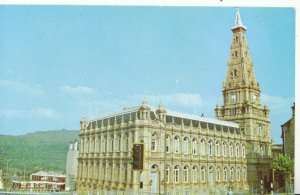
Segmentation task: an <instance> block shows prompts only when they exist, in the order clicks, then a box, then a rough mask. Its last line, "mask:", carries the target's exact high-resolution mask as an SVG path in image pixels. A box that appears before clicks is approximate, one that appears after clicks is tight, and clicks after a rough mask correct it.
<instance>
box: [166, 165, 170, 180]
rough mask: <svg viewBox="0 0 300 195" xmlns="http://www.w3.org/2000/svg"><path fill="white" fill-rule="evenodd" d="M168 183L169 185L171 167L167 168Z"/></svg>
mask: <svg viewBox="0 0 300 195" xmlns="http://www.w3.org/2000/svg"><path fill="white" fill-rule="evenodd" d="M166 182H167V183H169V182H170V167H169V166H167V168H166Z"/></svg>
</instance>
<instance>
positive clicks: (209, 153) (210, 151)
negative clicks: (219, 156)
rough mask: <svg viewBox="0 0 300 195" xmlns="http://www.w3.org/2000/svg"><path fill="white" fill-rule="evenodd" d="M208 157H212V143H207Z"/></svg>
mask: <svg viewBox="0 0 300 195" xmlns="http://www.w3.org/2000/svg"><path fill="white" fill-rule="evenodd" d="M208 155H209V156H212V141H211V140H209V141H208Z"/></svg>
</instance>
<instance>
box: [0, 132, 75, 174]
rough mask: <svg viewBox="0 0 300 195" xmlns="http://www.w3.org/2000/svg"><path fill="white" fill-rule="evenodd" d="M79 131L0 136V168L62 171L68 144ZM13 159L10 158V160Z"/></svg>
mask: <svg viewBox="0 0 300 195" xmlns="http://www.w3.org/2000/svg"><path fill="white" fill-rule="evenodd" d="M78 135H79V131H70V130H60V131H38V132H35V133H29V134H26V135H21V136H11V135H0V169H2V170H3V172H6V171H7V165H8V169H9V170H8V171H9V172H10V173H18V174H20V173H22V174H23V173H24V170H26V174H30V173H32V172H35V171H39V170H44V171H60V172H65V169H66V158H67V153H68V149H69V143H70V142H71V141H74V140H76V139H77V140H78V139H79V138H78ZM10 159H14V160H10Z"/></svg>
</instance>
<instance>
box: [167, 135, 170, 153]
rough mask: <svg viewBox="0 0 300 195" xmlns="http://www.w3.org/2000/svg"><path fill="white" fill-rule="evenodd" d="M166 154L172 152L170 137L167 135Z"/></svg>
mask: <svg viewBox="0 0 300 195" xmlns="http://www.w3.org/2000/svg"><path fill="white" fill-rule="evenodd" d="M166 152H167V153H169V152H170V136H168V135H167V138H166Z"/></svg>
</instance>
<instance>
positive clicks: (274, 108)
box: [261, 94, 294, 114]
mask: <svg viewBox="0 0 300 195" xmlns="http://www.w3.org/2000/svg"><path fill="white" fill-rule="evenodd" d="M261 102H262V103H263V104H266V105H268V106H269V109H270V112H271V114H272V113H276V114H277V113H290V112H291V109H289V108H290V107H291V106H292V105H293V102H294V98H293V97H292V98H291V97H287V98H285V97H281V96H272V95H268V94H261Z"/></svg>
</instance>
